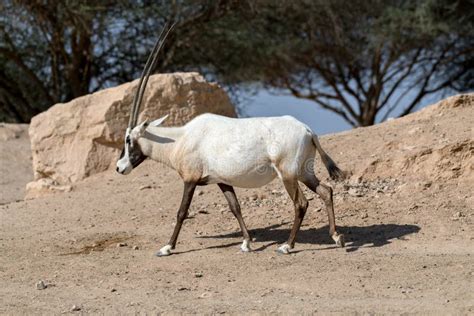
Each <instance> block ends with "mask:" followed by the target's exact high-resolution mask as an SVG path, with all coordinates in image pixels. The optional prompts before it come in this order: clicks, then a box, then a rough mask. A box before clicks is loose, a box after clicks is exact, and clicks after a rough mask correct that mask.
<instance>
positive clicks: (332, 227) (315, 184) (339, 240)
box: [302, 175, 344, 247]
mask: <svg viewBox="0 0 474 316" xmlns="http://www.w3.org/2000/svg"><path fill="white" fill-rule="evenodd" d="M302 181H303V183H304V184H305V185H306V186H307V187H308V188H309V189H310V190H311V191H313V192H316V193H317V194H318V195H319V197H320V198H321V199H322V200H323V201H324V205H325V207H326V212H327V214H328V220H329V235H330V236H331V238H332V239H333V240H334V241H335V242H336V244H337V245H338V246H340V247H344V235H342V234H338V233H337V231H336V219H335V216H334V204H333V198H332V188H331V187H330V186H328V185H325V184H322V183H320V182H319V180H318V179H317V178H316V176H314V175H311V176H307V177H306V178H305V179H302Z"/></svg>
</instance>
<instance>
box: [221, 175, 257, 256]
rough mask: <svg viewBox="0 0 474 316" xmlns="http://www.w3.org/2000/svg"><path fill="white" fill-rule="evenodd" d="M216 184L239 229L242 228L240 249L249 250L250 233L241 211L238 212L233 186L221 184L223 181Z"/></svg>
mask: <svg viewBox="0 0 474 316" xmlns="http://www.w3.org/2000/svg"><path fill="white" fill-rule="evenodd" d="M218 186H219V188H220V189H221V191H222V193H224V196H225V198H226V200H227V203H229V207H230V210H231V211H232V214H234V216H235V218H236V219H237V221H238V222H239V226H240V230H242V235H243V237H244V241H243V243H242V246H240V249H241V250H242V251H243V252H249V251H250V234H249V232H248V230H247V226H245V222H244V219H243V218H242V213H241V212H240V205H239V201H238V200H237V196H236V195H235V191H234V188H233V187H232V186H230V185H227V184H223V183H219V184H218Z"/></svg>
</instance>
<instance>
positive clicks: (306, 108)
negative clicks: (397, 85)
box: [243, 90, 443, 135]
mask: <svg viewBox="0 0 474 316" xmlns="http://www.w3.org/2000/svg"><path fill="white" fill-rule="evenodd" d="M249 98H250V99H249V101H247V102H246V103H245V105H244V106H243V112H244V115H245V116H251V117H256V116H279V115H292V116H294V117H295V118H297V119H298V120H300V121H302V122H303V123H305V124H307V125H308V126H309V127H311V129H312V130H313V132H315V133H316V134H318V135H324V134H332V133H337V132H341V131H345V130H348V129H351V126H350V125H349V124H348V123H346V122H345V121H344V120H343V119H342V118H340V117H339V116H338V115H336V114H334V113H332V112H330V111H327V110H323V109H321V108H319V107H318V105H316V103H314V102H312V101H309V100H302V99H298V98H295V97H293V96H289V95H275V94H272V93H269V92H268V91H266V90H260V91H259V92H258V93H257V94H256V95H255V96H252V97H249ZM442 98H443V97H442V96H441V95H437V96H432V97H427V98H425V99H423V100H422V102H420V105H419V106H418V108H417V109H421V108H423V107H425V106H427V105H429V104H433V103H435V102H437V101H438V100H440V99H442ZM400 112H401V109H399V111H398V113H400ZM396 114H397V112H396V111H395V112H394V115H396Z"/></svg>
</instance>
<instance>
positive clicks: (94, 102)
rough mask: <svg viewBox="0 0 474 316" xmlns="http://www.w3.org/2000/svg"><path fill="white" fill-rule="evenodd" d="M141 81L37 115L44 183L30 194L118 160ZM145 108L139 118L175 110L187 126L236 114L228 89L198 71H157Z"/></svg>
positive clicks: (36, 154)
mask: <svg viewBox="0 0 474 316" xmlns="http://www.w3.org/2000/svg"><path fill="white" fill-rule="evenodd" d="M137 85H138V80H135V81H133V82H131V83H126V84H123V85H121V86H118V87H115V88H110V89H106V90H102V91H99V92H96V93H94V94H91V95H86V96H83V97H80V98H77V99H74V100H72V101H70V102H68V103H65V104H56V105H55V106H53V107H51V108H50V109H49V110H48V111H46V112H43V113H41V114H39V115H37V116H35V117H34V118H33V119H32V120H31V124H30V129H29V134H30V138H31V149H32V155H33V170H34V179H35V181H37V182H39V184H41V185H36V184H38V183H36V184H33V183H32V184H30V185H29V186H28V187H27V190H29V191H30V192H27V196H30V197H33V196H37V195H41V194H43V193H44V192H45V191H47V190H45V186H44V183H49V184H50V185H51V186H64V185H69V184H70V183H73V182H76V181H79V180H82V179H84V178H86V177H88V176H90V175H92V174H95V173H99V172H102V171H105V170H107V169H108V168H110V167H112V166H113V165H115V162H116V159H117V158H118V154H119V151H120V149H121V147H122V144H123V136H124V132H125V128H126V126H127V124H128V119H129V112H130V106H131V103H132V100H133V96H134V93H135V90H136V88H137ZM141 110H142V111H141V115H140V118H139V122H140V121H141V120H143V119H144V118H149V119H155V118H158V117H161V116H163V115H166V114H169V117H168V119H167V120H166V121H165V123H164V125H168V126H170V125H171V126H178V125H183V124H185V123H186V122H188V121H189V120H191V119H192V118H193V117H195V116H196V115H199V114H201V113H205V112H211V113H217V114H221V115H226V116H235V111H234V108H233V106H232V104H231V102H230V100H229V97H228V96H227V94H226V93H225V92H224V91H223V90H222V89H221V88H220V87H219V86H218V85H217V84H215V83H208V82H206V81H205V79H204V78H203V77H202V76H201V75H199V74H198V73H173V74H160V75H154V76H151V77H150V80H149V81H148V85H147V89H146V91H145V95H144V98H143V103H142V107H141ZM45 180H47V181H45ZM38 187H40V188H41V190H40V191H41V192H39V193H38V192H36V191H38V190H36V189H35V188H38ZM51 191H54V189H53V190H51Z"/></svg>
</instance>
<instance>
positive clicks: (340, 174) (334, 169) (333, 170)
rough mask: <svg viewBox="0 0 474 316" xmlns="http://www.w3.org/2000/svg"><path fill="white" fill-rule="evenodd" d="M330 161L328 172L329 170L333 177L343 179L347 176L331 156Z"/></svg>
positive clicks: (338, 179) (336, 179) (337, 179)
mask: <svg viewBox="0 0 474 316" xmlns="http://www.w3.org/2000/svg"><path fill="white" fill-rule="evenodd" d="M329 159H330V161H329V164H328V166H327V169H328V172H329V176H330V177H331V179H333V180H335V181H342V180H344V179H345V178H346V175H345V173H344V172H343V171H342V170H341V169H339V167H338V166H336V164H335V163H334V161H332V159H331V158H329Z"/></svg>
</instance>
